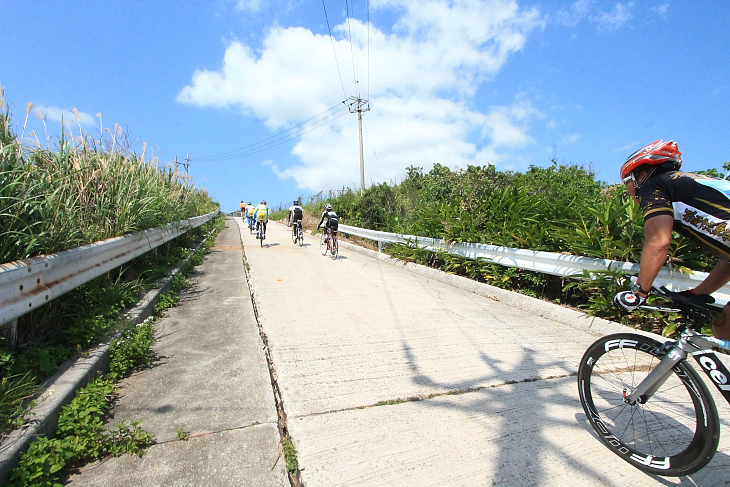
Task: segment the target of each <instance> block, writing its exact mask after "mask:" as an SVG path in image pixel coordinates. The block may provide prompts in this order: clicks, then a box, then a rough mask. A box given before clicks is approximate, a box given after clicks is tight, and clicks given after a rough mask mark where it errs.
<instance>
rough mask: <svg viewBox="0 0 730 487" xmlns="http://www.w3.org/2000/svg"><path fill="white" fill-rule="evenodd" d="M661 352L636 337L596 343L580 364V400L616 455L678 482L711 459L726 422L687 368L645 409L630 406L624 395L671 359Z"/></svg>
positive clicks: (628, 335) (673, 376)
mask: <svg viewBox="0 0 730 487" xmlns="http://www.w3.org/2000/svg"><path fill="white" fill-rule="evenodd" d="M662 347H663V345H662V343H660V342H658V341H656V340H654V339H652V338H649V337H646V336H643V335H637V334H634V333H619V334H615V335H608V336H605V337H603V338H601V339H600V340H597V341H596V342H595V343H593V345H591V346H590V347H589V348H588V350H586V352H585V354H584V355H583V358H582V360H581V362H580V366H579V368H578V392H579V396H580V402H581V404H582V405H583V410H584V411H585V413H586V416H587V417H588V420H589V421H590V423H591V426H593V429H594V430H595V431H596V433H597V434H598V436H599V438H600V439H601V441H603V443H604V444H606V445H607V446H608V448H609V449H610V450H611V451H613V452H614V453H615V454H617V455H618V456H620V457H621V458H622V459H624V460H625V461H627V462H629V463H630V464H632V465H633V466H635V467H636V468H638V469H639V470H642V471H644V472H647V473H651V474H656V475H663V476H672V477H674V476H677V477H678V476H682V475H689V474H691V473H694V472H696V471H698V470H700V469H701V468H702V467H704V466H705V465H707V463H708V462H709V461H710V460H711V459H712V457H713V455H714V454H715V452H716V451H717V445H718V442H719V440H720V419H719V417H718V414H717V408H716V406H715V403H714V401H713V400H712V396H711V395H710V391H709V390H708V389H707V386H706V385H705V383H704V382H703V381H702V379H701V378H700V376H699V374H698V373H697V372H696V371H695V370H694V369H693V368H692V367H691V365H690V364H688V363H687V362H686V361H684V360H683V361H681V362H679V363H678V364H677V365H676V366H675V367H674V368H673V372H672V374H671V375H670V377H669V378H668V379H667V381H666V382H665V383H664V384H662V385H661V387H660V388H659V390H658V391H657V392H656V393H655V394H654V395H653V396H652V397H651V398H650V399H649V400H648V401H647V402H646V403H645V404H639V403H638V402H637V403H636V404H634V405H629V404H627V403H626V402H624V394H626V395H628V394H629V393H630V392H631V388H632V387H635V386H636V385H638V384H639V383H640V382H641V381H642V380H643V379H644V377H646V375H647V374H648V373H649V371H650V370H652V369H653V368H654V367H655V366H656V365H657V364H658V363H659V361H660V360H661V358H662V357H663V356H664V355H665V354H666V351H665V350H663V349H662Z"/></svg>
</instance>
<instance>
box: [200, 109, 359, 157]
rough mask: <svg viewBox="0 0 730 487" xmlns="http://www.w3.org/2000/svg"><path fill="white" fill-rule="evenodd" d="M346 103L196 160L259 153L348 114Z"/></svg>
mask: <svg viewBox="0 0 730 487" xmlns="http://www.w3.org/2000/svg"><path fill="white" fill-rule="evenodd" d="M344 103H345V102H344V101H343V102H341V103H338V104H337V105H334V106H332V107H330V108H328V109H327V110H325V111H323V112H321V113H319V114H317V115H315V116H314V117H311V118H309V119H307V120H305V121H303V122H301V123H299V124H297V125H294V126H293V127H290V128H288V129H286V130H283V131H281V132H279V133H277V134H274V135H272V136H271V137H267V138H265V139H262V140H260V141H258V142H254V143H253V144H249V145H247V146H244V147H241V148H239V149H234V150H232V151H228V152H222V153H220V154H213V155H210V156H199V157H198V158H197V159H196V160H197V161H208V162H217V161H228V160H231V159H237V158H240V157H245V156H250V155H253V154H257V153H259V152H263V151H265V150H268V149H272V148H274V147H277V146H279V145H282V144H285V143H287V142H290V141H292V140H295V139H297V138H299V137H301V136H302V135H304V134H306V133H309V132H311V131H313V130H315V129H318V128H320V127H322V126H324V125H327V124H329V123H331V122H334V121H335V120H337V119H338V118H340V117H342V116H344V115H346V114H347V113H348V110H347V107H346V106H345V105H344Z"/></svg>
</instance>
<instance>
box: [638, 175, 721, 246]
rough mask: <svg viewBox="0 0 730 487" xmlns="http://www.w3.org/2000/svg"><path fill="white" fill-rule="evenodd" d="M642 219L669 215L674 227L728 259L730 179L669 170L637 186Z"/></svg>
mask: <svg viewBox="0 0 730 487" xmlns="http://www.w3.org/2000/svg"><path fill="white" fill-rule="evenodd" d="M638 196H639V202H640V204H641V208H642V210H643V211H644V221H646V220H648V219H650V218H652V217H655V216H658V215H671V216H672V217H673V218H674V224H675V225H674V226H675V230H677V231H679V232H682V233H684V234H686V235H688V236H690V237H691V238H693V239H695V240H697V241H698V242H699V243H700V244H701V245H703V246H707V247H709V248H710V249H711V250H712V251H713V252H714V253H716V254H718V255H719V256H721V257H722V258H723V259H725V260H730V181H727V180H724V179H715V178H711V177H707V176H702V175H699V174H692V173H685V172H680V171H669V172H665V173H661V174H657V175H655V176H652V177H650V178H649V179H648V180H647V181H645V182H644V184H642V185H641V188H640V189H639V194H638Z"/></svg>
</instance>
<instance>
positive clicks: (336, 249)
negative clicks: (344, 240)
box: [330, 235, 340, 260]
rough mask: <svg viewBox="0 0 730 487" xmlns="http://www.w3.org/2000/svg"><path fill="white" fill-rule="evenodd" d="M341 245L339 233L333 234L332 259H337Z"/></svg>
mask: <svg viewBox="0 0 730 487" xmlns="http://www.w3.org/2000/svg"><path fill="white" fill-rule="evenodd" d="M339 247H340V246H339V245H337V235H332V247H331V248H330V252H331V253H332V259H333V260H334V259H337V254H338V253H339V250H340V248H339Z"/></svg>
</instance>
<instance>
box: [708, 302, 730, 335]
mask: <svg viewBox="0 0 730 487" xmlns="http://www.w3.org/2000/svg"><path fill="white" fill-rule="evenodd" d="M712 334H713V335H715V338H719V339H721V340H730V303H728V304H726V305H725V306H724V307H723V308H722V311H721V312H720V313H718V314H717V316H716V317H715V321H714V323H712Z"/></svg>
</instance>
